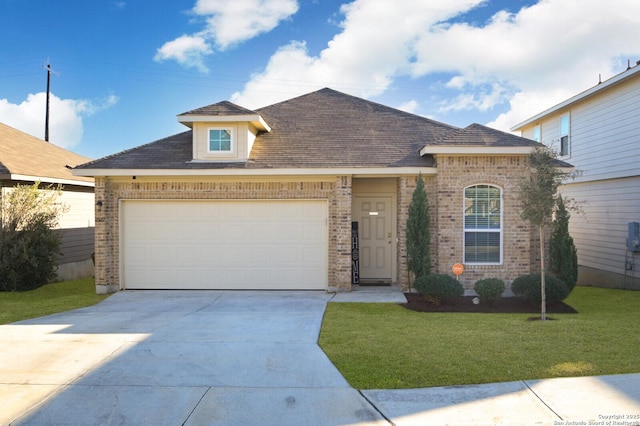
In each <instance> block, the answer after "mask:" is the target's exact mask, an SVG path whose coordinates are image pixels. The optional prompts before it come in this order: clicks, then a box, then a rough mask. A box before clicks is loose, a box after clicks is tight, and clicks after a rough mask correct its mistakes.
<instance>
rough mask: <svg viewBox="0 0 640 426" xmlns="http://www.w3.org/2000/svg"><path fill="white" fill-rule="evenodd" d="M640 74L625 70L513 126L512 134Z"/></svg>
mask: <svg viewBox="0 0 640 426" xmlns="http://www.w3.org/2000/svg"><path fill="white" fill-rule="evenodd" d="M639 73H640V66H638V65H636V66H634V67H633V68H630V69H628V70H626V71H625V72H622V73H620V74H618V75H616V76H613V77H611V78H610V79H608V80H606V81H603V82H602V83H599V84H597V85H596V86H593V87H592V88H590V89H587V90H585V91H584V92H582V93H579V94H577V95H575V96H573V97H571V98H569V99H567V100H566V101H564V102H560V103H559V104H557V105H554V106H552V107H551V108H548V109H546V110H544V111H542V112H541V113H539V114H536V115H534V116H533V117H531V118H528V119H526V120H524V121H523V122H521V123H518V124H516V125H515V126H513V127H512V128H511V131H512V132H516V131H519V130H522V128H523V127H526V126H528V125H530V124H532V123H535V122H536V121H539V120H541V119H542V118H544V117H546V116H548V115H551V114H553V113H556V112H558V111H560V110H562V109H565V108H567V107H569V106H571V105H572V104H575V103H577V102H580V101H582V100H584V99H587V98H589V97H591V96H593V95H595V94H597V93H598V92H601V91H603V90H606V89H607V88H609V87H611V86H614V85H616V84H619V83H622V82H623V81H625V80H627V79H630V78H632V77H634V76H636V75H637V74H639Z"/></svg>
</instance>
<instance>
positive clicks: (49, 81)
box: [44, 59, 58, 142]
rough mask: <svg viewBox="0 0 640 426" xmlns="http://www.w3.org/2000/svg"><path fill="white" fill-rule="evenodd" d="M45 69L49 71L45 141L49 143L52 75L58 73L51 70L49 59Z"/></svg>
mask: <svg viewBox="0 0 640 426" xmlns="http://www.w3.org/2000/svg"><path fill="white" fill-rule="evenodd" d="M45 69H46V70H47V106H46V107H45V116H44V140H45V141H47V142H49V92H50V88H51V73H52V72H53V73H55V74H58V73H57V72H55V71H53V70H52V69H51V64H50V63H49V59H47V64H46V65H45Z"/></svg>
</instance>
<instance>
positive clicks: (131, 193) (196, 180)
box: [95, 155, 539, 293]
mask: <svg viewBox="0 0 640 426" xmlns="http://www.w3.org/2000/svg"><path fill="white" fill-rule="evenodd" d="M526 165H527V157H526V156H485V157H483V156H443V155H439V156H438V157H437V174H432V175H423V178H424V180H425V188H426V191H427V200H428V202H429V207H430V216H431V238H432V245H431V250H432V252H431V258H432V272H434V273H436V272H437V273H447V274H450V273H451V266H452V265H453V264H454V263H458V262H459V263H464V262H463V238H464V231H463V200H464V189H465V188H466V187H468V186H471V185H476V184H490V185H495V186H497V187H499V188H501V190H502V196H503V200H502V201H503V213H504V215H503V262H502V264H500V265H477V266H474V265H469V264H467V265H465V272H464V274H462V275H461V276H460V281H461V282H462V283H463V285H464V286H465V288H467V289H472V288H473V285H474V284H475V282H476V281H477V280H479V279H482V278H490V277H496V278H501V279H503V280H504V281H505V282H506V283H507V284H509V283H510V282H511V281H512V280H513V279H514V278H516V277H518V276H519V275H522V274H526V273H529V272H530V271H531V270H532V268H533V270H535V268H536V267H537V265H539V259H537V258H538V257H539V256H538V254H537V250H534V249H533V248H532V247H534V244H536V242H535V240H534V239H532V235H533V236H535V234H536V232H535V231H536V230H531V229H530V226H529V224H528V223H527V222H524V221H522V219H521V218H520V216H519V214H520V203H519V200H518V184H519V181H520V179H521V178H522V173H523V170H525V169H526ZM298 179H299V180H295V178H293V179H285V178H266V177H265V178H237V179H235V180H234V178H216V177H193V178H189V177H185V178H178V177H167V178H165V177H141V178H138V179H134V178H133V177H128V178H123V177H120V178H104V177H98V178H96V181H95V196H96V233H95V239H96V247H95V251H96V265H95V276H96V286H97V287H96V288H97V291H98V292H99V293H108V292H113V291H117V290H119V289H120V264H119V261H120V236H119V230H120V224H119V202H120V200H127V199H140V200H180V199H184V200H206V199H208V200H216V199H220V200H223V199H226V200H233V199H237V200H243V199H245V200H246V199H316V200H317V199H323V200H327V202H328V229H329V236H328V248H329V253H328V264H329V271H328V290H330V291H350V290H351V220H352V211H351V209H352V197H353V188H352V182H353V179H352V177H351V176H348V175H345V176H322V177H299V178H298ZM395 179H396V182H397V194H396V195H397V215H396V219H397V221H396V224H395V226H396V235H397V249H396V253H395V262H396V271H397V272H396V276H395V277H394V283H395V284H397V285H398V286H399V287H400V288H401V289H403V290H406V289H408V288H409V283H410V281H411V280H412V278H411V277H410V276H409V272H408V270H407V262H406V260H407V252H406V223H407V217H408V210H409V204H410V203H411V198H412V195H413V191H414V189H415V187H416V182H417V176H416V175H403V176H399V177H397V178H395ZM532 231H533V232H532Z"/></svg>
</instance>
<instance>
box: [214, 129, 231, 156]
mask: <svg viewBox="0 0 640 426" xmlns="http://www.w3.org/2000/svg"><path fill="white" fill-rule="evenodd" d="M209 151H210V152H231V129H209Z"/></svg>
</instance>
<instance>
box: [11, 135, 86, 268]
mask: <svg viewBox="0 0 640 426" xmlns="http://www.w3.org/2000/svg"><path fill="white" fill-rule="evenodd" d="M89 160H90V159H89V158H87V157H83V156H81V155H78V154H74V153H73V152H70V151H67V150H66V149H63V148H60V147H59V146H56V145H53V144H51V143H49V142H45V141H43V140H41V139H38V138H36V137H33V136H31V135H28V134H26V133H23V132H21V131H19V130H16V129H14V128H12V127H9V126H7V125H5V124H2V123H0V203H1V202H2V199H3V198H4V196H5V195H6V194H7V193H8V192H9V191H11V190H12V188H13V187H15V186H16V185H18V184H23V185H32V184H34V183H35V182H42V184H43V185H50V184H55V185H58V184H60V185H62V191H61V195H60V197H59V199H58V200H59V202H61V203H63V204H64V205H65V206H66V207H67V211H66V213H64V214H63V215H62V216H61V217H60V218H59V223H58V227H57V228H58V229H59V232H60V233H61V237H62V246H61V249H60V255H59V257H58V260H57V263H58V278H59V279H61V280H67V279H76V278H84V277H88V276H91V275H92V274H93V261H92V260H91V255H92V253H93V249H94V248H93V247H94V226H95V221H94V209H95V206H94V195H93V186H94V185H93V179H92V178H87V177H82V176H73V174H72V173H71V168H73V167H75V166H77V165H78V164H82V163H86V162H87V161H89Z"/></svg>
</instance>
